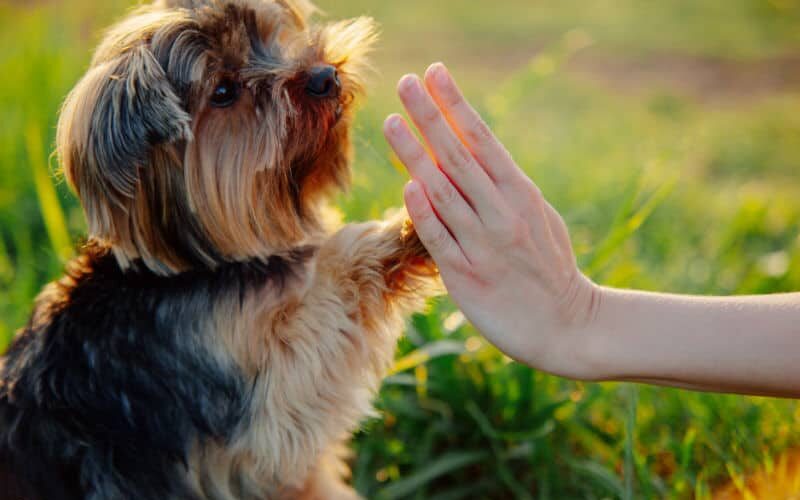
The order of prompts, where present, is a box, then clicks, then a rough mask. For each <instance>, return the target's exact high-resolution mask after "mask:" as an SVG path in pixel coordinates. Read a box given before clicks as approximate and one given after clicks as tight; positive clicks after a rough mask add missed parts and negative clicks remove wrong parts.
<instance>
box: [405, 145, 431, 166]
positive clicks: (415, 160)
mask: <svg viewBox="0 0 800 500" xmlns="http://www.w3.org/2000/svg"><path fill="white" fill-rule="evenodd" d="M427 155H428V153H426V152H425V150H424V149H423V148H422V147H421V146H420V145H419V144H414V145H413V146H412V147H411V148H409V150H408V154H407V156H408V161H409V162H410V163H412V164H414V165H419V164H420V163H422V162H424V161H425V157H426V156H427Z"/></svg>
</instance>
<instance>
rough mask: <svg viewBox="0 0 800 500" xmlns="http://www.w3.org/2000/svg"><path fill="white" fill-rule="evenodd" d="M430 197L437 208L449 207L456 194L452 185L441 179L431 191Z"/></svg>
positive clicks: (456, 196)
mask: <svg viewBox="0 0 800 500" xmlns="http://www.w3.org/2000/svg"><path fill="white" fill-rule="evenodd" d="M431 197H432V198H433V201H434V203H435V204H436V205H438V206H445V205H450V204H451V203H453V202H454V201H456V199H457V198H458V192H457V191H456V188H454V187H453V185H452V184H450V183H449V182H447V181H446V180H444V179H442V180H441V181H440V182H438V183H437V184H436V186H435V187H434V188H433V189H432V193H431Z"/></svg>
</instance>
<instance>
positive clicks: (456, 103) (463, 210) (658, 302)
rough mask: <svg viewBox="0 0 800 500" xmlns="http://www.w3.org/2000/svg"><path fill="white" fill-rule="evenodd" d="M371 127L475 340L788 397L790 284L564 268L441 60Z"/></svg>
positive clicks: (793, 390)
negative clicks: (653, 289) (625, 277)
mask: <svg viewBox="0 0 800 500" xmlns="http://www.w3.org/2000/svg"><path fill="white" fill-rule="evenodd" d="M398 91H399V93H400V97H401V99H402V101H403V103H404V105H405V107H406V109H407V110H408V113H409V116H410V117H411V119H412V120H413V121H414V123H415V124H416V126H417V128H418V129H419V130H420V132H421V134H422V136H423V137H424V139H425V141H426V142H427V144H428V146H429V148H430V152H431V153H430V154H429V153H428V151H426V150H425V149H424V148H423V146H422V145H421V144H420V143H419V142H418V141H417V139H416V138H415V136H414V135H413V134H412V133H411V130H410V128H409V126H408V124H407V123H406V122H405V121H404V120H403V119H402V118H401V117H399V116H396V115H395V116H391V117H389V119H387V121H386V127H385V133H386V137H387V139H388V140H389V143H390V144H391V145H392V147H393V149H394V150H395V151H396V153H397V155H398V157H399V158H400V160H401V161H402V162H403V163H404V164H405V165H406V166H407V168H408V169H409V172H410V173H411V176H412V178H413V180H412V182H411V183H410V184H409V185H408V186H407V187H406V190H405V198H406V205H407V207H408V211H409V214H410V216H411V218H412V220H413V221H414V223H415V226H416V227H417V232H418V233H419V236H420V239H421V240H422V241H423V243H424V244H425V245H426V246H427V247H428V250H429V251H430V253H431V255H432V256H433V258H434V259H435V260H436V262H437V264H438V266H439V268H440V271H441V274H442V278H443V280H444V283H445V285H446V286H447V288H448V291H449V292H450V295H451V296H452V298H453V300H454V301H455V302H456V304H457V305H458V306H459V307H460V308H461V309H462V310H463V311H464V314H465V315H466V316H467V318H469V319H470V320H471V321H472V322H473V324H474V325H475V326H476V327H477V328H478V330H480V331H481V332H482V333H483V334H484V335H485V336H486V337H487V339H488V340H490V341H491V342H492V343H494V344H496V345H497V346H498V348H500V349H501V350H502V351H504V352H505V353H507V354H508V355H509V356H511V357H513V358H515V359H517V360H519V361H522V362H524V363H527V364H530V365H532V366H535V367H537V368H539V369H542V370H545V371H548V372H551V373H555V374H557V375H562V376H566V377H571V378H578V379H587V380H630V381H641V382H649V383H657V384H663V385H671V386H677V387H685V388H691V389H698V390H713V391H725V392H743V393H750V394H766V395H775V396H800V334H799V333H798V332H800V294H788V295H773V296H763V297H730V298H708V297H690V296H678V295H667V294H652V293H645V292H637V291H624V290H614V289H610V288H606V287H602V286H598V285H595V284H594V283H592V282H591V281H590V280H589V279H587V278H586V277H585V276H584V275H583V274H582V273H581V272H580V271H579V270H578V268H577V265H576V262H575V256H574V253H573V251H572V247H571V245H570V240H569V236H568V232H567V228H566V225H565V224H564V222H563V220H562V218H561V217H560V215H559V214H558V213H557V211H556V210H555V209H554V208H553V207H552V206H551V205H550V204H549V203H548V202H547V201H546V200H545V198H544V197H543V195H542V193H541V191H540V190H539V188H538V187H537V186H536V185H535V184H534V183H533V182H532V181H531V180H530V179H529V178H528V177H527V176H525V174H524V173H523V172H522V171H521V170H520V168H519V167H518V166H517V165H516V164H515V163H514V161H513V159H512V157H511V155H510V154H509V153H508V152H507V150H506V149H505V148H504V147H503V145H502V144H501V143H500V142H499V141H498V140H497V138H496V137H495V136H494V135H493V134H492V132H491V131H490V130H489V129H488V127H487V126H486V124H485V123H484V122H483V121H482V120H481V118H480V116H479V115H478V114H477V113H476V112H475V111H474V109H473V108H472V107H471V106H470V105H469V104H468V103H467V102H466V101H465V100H464V98H463V96H462V95H461V93H460V91H459V90H458V88H457V87H456V85H455V82H454V81H453V80H452V78H451V77H450V76H449V74H448V72H447V70H446V69H445V68H444V66H442V65H434V66H432V67H431V68H430V69H429V70H428V72H427V73H426V75H425V81H424V82H422V81H421V80H420V79H419V78H417V77H415V76H411V75H410V76H407V77H404V78H403V79H402V80H401V82H400V85H399V87H398Z"/></svg>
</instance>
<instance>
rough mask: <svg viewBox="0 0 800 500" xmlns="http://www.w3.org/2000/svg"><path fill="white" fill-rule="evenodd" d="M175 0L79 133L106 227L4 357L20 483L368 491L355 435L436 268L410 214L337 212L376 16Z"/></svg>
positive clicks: (97, 92) (83, 177)
mask: <svg viewBox="0 0 800 500" xmlns="http://www.w3.org/2000/svg"><path fill="white" fill-rule="evenodd" d="M314 10H315V9H314V7H313V6H312V5H311V4H310V3H308V2H307V1H306V0H159V1H157V2H156V3H155V4H153V5H148V6H144V7H141V8H139V10H137V11H134V12H133V13H132V14H131V15H130V16H128V17H127V18H126V19H125V20H123V21H122V22H121V23H119V24H117V25H116V26H115V27H114V28H112V29H111V30H110V31H109V32H108V33H107V35H106V37H105V39H104V40H103V42H102V43H101V45H100V47H99V48H98V49H97V52H96V54H95V56H94V59H93V61H92V63H91V67H90V69H89V71H88V73H87V74H86V75H85V76H84V77H83V79H82V80H81V81H80V82H79V83H78V85H77V86H76V87H75V89H74V90H73V91H72V92H71V93H70V94H69V96H68V97H67V99H66V102H65V104H64V106H63V109H62V111H61V115H60V120H59V124H58V132H57V152H58V155H59V159H60V162H61V166H62V168H63V173H64V175H65V177H66V180H67V181H68V183H69V184H70V186H71V187H72V188H73V189H74V190H75V192H76V193H77V195H78V197H79V198H80V201H81V204H82V207H83V209H84V212H85V215H86V218H87V221H88V228H89V237H88V239H87V243H86V244H85V245H84V246H83V248H82V250H81V252H80V255H79V256H78V257H77V258H76V259H74V260H73V261H72V262H71V263H69V264H68V266H67V271H66V274H65V276H64V277H63V278H61V279H60V280H59V281H57V282H54V283H52V284H50V285H48V286H47V287H46V288H45V289H44V291H43V292H42V293H41V294H40V295H39V297H38V299H37V300H36V303H35V306H34V311H33V314H32V316H31V319H30V321H29V323H28V324H27V326H26V327H25V328H24V329H23V330H22V331H21V332H20V333H19V335H18V336H17V338H16V340H15V341H14V342H13V344H12V345H11V347H10V348H9V351H8V352H7V354H6V356H5V358H3V359H2V360H1V361H0V498H2V499H13V500H21V499H24V500H59V499H70V500H71V499H91V500H100V499H103V500H105V499H136V500H140V499H143V500H165V499H214V500H231V499H354V498H358V495H357V494H356V493H355V491H354V490H353V489H352V488H350V487H349V486H347V485H346V479H347V478H346V475H347V467H346V465H345V460H344V458H343V456H342V454H341V453H340V450H341V449H343V448H345V447H344V446H343V444H344V443H345V442H346V440H347V438H348V437H349V434H350V433H351V432H352V431H353V430H354V429H355V428H356V427H357V426H358V424H359V422H360V420H361V419H363V418H364V417H365V416H366V415H368V414H370V412H371V404H370V400H371V398H372V396H373V395H374V394H375V392H376V390H377V389H378V387H379V384H380V381H381V378H382V376H383V375H384V374H385V373H386V371H387V369H388V368H389V366H390V364H391V362H392V357H393V352H394V347H395V344H396V340H397V337H398V334H399V333H400V331H401V329H402V325H403V321H404V319H405V318H406V317H407V316H408V315H410V314H411V313H412V312H414V311H416V310H418V309H419V308H420V307H422V306H423V303H424V299H425V298H426V296H428V295H429V294H430V293H431V292H432V291H433V290H434V289H436V288H437V287H436V282H437V278H436V276H435V274H436V273H435V267H434V266H433V264H432V262H431V260H430V258H429V257H428V255H427V253H426V251H425V249H424V247H423V246H422V244H421V243H420V242H419V240H418V238H417V237H416V234H415V233H414V231H413V228H412V227H411V225H410V224H409V223H408V222H407V221H406V219H405V218H404V217H400V218H397V219H393V220H390V221H386V222H370V223H365V224H359V225H348V226H344V227H343V228H340V229H338V230H336V231H334V230H333V229H332V228H331V226H330V225H329V224H328V223H327V222H326V220H327V219H328V217H326V215H325V213H326V207H327V206H328V205H327V203H328V200H329V199H330V195H331V194H333V193H336V192H337V191H338V190H339V189H341V188H344V187H346V185H347V184H348V179H349V163H350V157H351V146H350V141H349V134H350V125H351V122H352V118H353V103H354V101H355V99H356V98H357V97H358V96H359V95H360V94H361V93H362V90H363V87H364V78H363V76H364V72H365V71H366V69H367V66H366V62H365V57H366V54H367V52H368V49H369V47H370V45H371V44H372V42H373V41H374V39H375V31H374V28H373V24H372V22H371V21H370V20H368V19H363V18H362V19H356V20H351V21H345V22H339V23H334V24H329V25H319V26H318V25H313V24H310V19H309V18H310V17H311V16H312V14H313V13H314Z"/></svg>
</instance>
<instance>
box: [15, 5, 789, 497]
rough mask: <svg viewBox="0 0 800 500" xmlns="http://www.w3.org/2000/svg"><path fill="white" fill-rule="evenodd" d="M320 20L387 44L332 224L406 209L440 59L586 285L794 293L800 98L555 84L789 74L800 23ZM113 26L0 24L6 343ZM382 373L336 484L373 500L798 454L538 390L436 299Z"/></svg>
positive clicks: (71, 217) (569, 387) (768, 438)
mask: <svg viewBox="0 0 800 500" xmlns="http://www.w3.org/2000/svg"><path fill="white" fill-rule="evenodd" d="M321 3H322V5H323V7H324V8H325V9H326V10H327V11H328V13H329V14H330V16H331V17H340V16H345V15H357V14H362V13H369V14H371V15H374V16H375V17H376V18H377V19H378V20H379V22H381V24H382V25H383V26H384V34H383V40H384V41H383V43H382V45H381V49H380V50H378V52H377V54H376V62H377V67H378V69H379V76H377V77H376V78H375V81H374V85H373V91H372V98H371V100H369V101H368V103H367V104H366V105H365V107H364V108H363V110H362V111H361V113H360V116H359V120H358V125H357V130H356V146H357V152H358V155H357V162H356V165H355V183H354V186H353V188H352V190H351V192H350V193H348V194H347V195H346V196H342V197H341V198H340V199H339V200H338V203H339V206H340V207H341V209H342V211H343V212H344V214H345V215H346V217H347V218H348V219H350V220H357V219H366V218H376V217H381V215H382V214H383V213H384V211H385V210H386V209H388V208H390V207H393V206H397V205H399V204H400V202H401V197H400V190H401V186H402V184H403V183H404V182H405V175H404V174H403V173H402V171H401V170H400V169H398V168H397V166H396V163H395V162H394V161H393V160H392V157H391V155H390V154H389V152H388V149H387V147H386V145H385V144H384V141H383V139H382V136H381V133H380V125H381V123H382V121H383V118H384V117H385V116H386V115H387V114H388V113H389V112H392V111H397V110H398V109H399V104H398V102H397V100H396V98H395V97H394V83H395V82H396V81H397V77H399V76H400V75H401V74H402V73H404V72H409V71H422V70H424V67H425V65H426V64H427V63H429V62H432V61H434V60H437V59H445V61H446V62H448V63H449V64H450V67H451V69H452V70H453V72H454V73H455V74H456V76H457V77H459V79H460V80H461V81H462V82H463V83H464V86H465V88H466V89H467V93H468V94H469V96H470V97H472V98H473V100H474V101H475V103H476V104H477V105H478V107H479V108H480V109H481V111H482V112H484V114H485V115H486V116H487V119H488V120H489V121H490V122H491V124H492V125H493V127H494V128H495V129H496V130H497V132H498V134H499V135H500V136H501V138H502V139H503V140H504V141H505V142H506V143H507V145H508V147H509V148H510V150H511V151H512V152H513V153H514V155H515V157H516V159H517V160H518V162H519V163H520V164H521V165H523V166H524V168H525V169H526V170H527V171H528V172H529V174H530V175H531V176H532V177H533V178H534V179H535V180H536V181H537V183H539V185H540V186H541V187H542V189H543V190H544V192H545V193H546V194H547V196H548V198H549V199H550V200H551V201H552V202H553V203H554V205H555V206H556V207H557V208H559V209H560V210H561V211H562V212H563V214H564V216H565V218H566V219H567V221H568V223H569V225H570V228H571V232H572V235H573V239H574V242H575V247H576V250H577V251H578V253H579V259H580V262H581V265H582V266H583V269H585V270H587V272H589V273H590V274H591V275H592V277H593V278H594V279H596V280H597V281H599V282H601V283H604V284H608V285H614V286H621V287H637V288H643V289H652V290H668V291H674V292H687V293H704V294H743V293H769V292H777V291H788V290H800V239H798V237H797V235H798V228H800V196H798V194H800V113H798V112H797V110H798V109H800V92H798V91H797V90H796V89H795V90H792V89H788V90H784V91H777V92H772V93H764V94H762V95H761V96H760V97H758V98H755V97H753V96H751V95H749V94H747V93H742V94H741V95H733V96H731V95H728V97H727V98H725V99H722V100H720V99H711V98H710V97H713V95H711V96H709V95H705V94H703V95H694V94H693V95H691V96H687V95H686V94H684V93H681V92H680V91H679V90H677V89H674V88H670V87H669V86H653V87H650V86H645V87H643V88H638V89H636V91H635V92H631V91H627V90H622V89H615V88H613V86H611V87H609V86H608V85H598V84H597V83H596V82H595V81H593V80H592V79H591V78H588V79H587V78H581V77H578V76H577V75H576V74H575V72H574V71H571V70H570V69H568V68H569V65H568V61H569V60H570V59H571V58H572V57H573V55H574V54H573V53H574V52H575V51H576V50H577V49H578V47H576V44H575V41H576V40H579V41H583V42H591V44H592V46H591V47H589V48H587V49H585V50H584V53H583V55H582V57H584V58H586V57H589V58H591V57H592V55H593V54H601V55H602V56H603V57H606V58H608V57H611V58H618V59H624V60H632V61H638V60H647V59H648V58H650V57H654V56H657V55H663V54H670V55H672V56H675V57H679V58H682V57H689V56H691V57H700V58H703V59H715V58H726V59H732V60H735V61H758V60H762V59H765V58H770V57H775V56H780V55H785V54H796V53H798V52H800V2H798V1H796V0H771V1H767V0H730V1H727V2H719V1H717V0H676V1H673V2H650V1H648V0H624V1H618V2H608V1H601V0H592V1H588V2H587V1H584V0H562V1H560V2H531V1H529V0H507V1H505V2H466V1H464V0H460V1H455V0H453V1H449V2H429V1H424V0H407V1H405V2H372V3H371V4H370V5H367V6H364V5H362V3H361V2H356V1H355V0H343V1H338V2H334V1H333V0H328V1H325V2H321ZM126 5H128V3H127V2H125V1H123V0H114V1H109V2H100V3H98V2H89V1H87V0H80V1H72V2H69V8H67V6H66V5H65V4H64V3H62V2H48V3H43V4H37V5H36V6H27V7H20V6H10V5H0V47H2V49H1V50H0V74H3V75H4V77H3V79H2V80H0V345H4V344H5V343H7V341H8V340H9V339H10V338H11V336H12V334H13V332H14V331H15V330H16V329H17V328H19V327H20V326H21V325H23V324H24V322H25V320H26V318H27V315H28V313H29V311H30V306H31V301H32V299H33V297H34V296H35V294H36V293H37V291H38V290H39V288H40V287H41V286H42V284H43V283H45V282H46V281H47V280H50V279H53V278H54V277H56V276H57V275H58V273H59V272H60V268H61V265H62V263H63V260H64V258H65V248H66V247H69V245H70V244H71V243H72V242H75V241H77V239H78V238H79V237H80V235H81V234H82V233H83V231H84V227H85V226H84V222H83V219H82V215H81V213H80V209H79V207H78V205H77V203H76V201H75V200H74V198H73V197H72V196H71V195H70V194H69V193H68V191H67V190H66V188H65V186H64V185H63V183H59V182H56V181H54V182H52V183H51V182H49V179H48V178H47V168H48V166H53V165H51V163H52V162H50V161H49V158H50V152H51V149H52V148H51V145H52V143H53V136H54V124H55V120H56V116H57V110H58V106H59V103H60V101H61V100H62V99H63V97H64V96H65V94H66V92H67V91H68V90H69V88H70V87H71V86H72V85H73V84H74V82H75V81H76V80H77V78H78V77H79V76H80V74H81V73H82V71H83V70H84V69H85V67H86V65H87V63H88V59H89V56H90V54H91V48H92V45H93V44H94V43H95V41H96V40H97V36H98V33H99V30H100V28H101V27H102V26H104V25H105V24H107V23H108V22H109V21H110V20H111V19H113V18H114V17H116V16H118V15H119V14H120V13H122V12H124V9H125V8H126ZM615 78H616V80H618V81H619V80H624V79H625V75H616V77H615ZM687 78H691V75H688V76H687ZM732 84H735V82H732ZM53 186H55V189H54V188H53ZM398 356H399V357H401V358H402V360H401V361H400V362H399V364H398V367H399V371H398V373H396V374H394V375H392V376H391V377H390V378H389V379H388V380H387V381H386V384H385V386H384V389H383V391H382V392H381V395H380V397H379V399H378V402H377V404H378V407H379V408H380V409H381V411H382V418H380V419H376V420H371V421H368V422H365V425H364V431H363V432H362V433H360V434H359V435H358V436H357V438H356V440H355V442H354V448H355V449H356V451H357V453H356V455H355V459H354V463H353V468H354V481H355V484H356V485H357V487H358V488H359V490H360V491H362V492H363V493H364V494H365V495H367V496H368V497H370V498H378V499H390V498H412V499H422V498H425V499H428V498H431V499H433V498H436V499H457V498H491V499H494V498H497V499H501V498H557V499H563V498H663V497H667V498H687V497H693V496H697V497H699V498H704V497H706V496H707V495H708V494H709V492H710V491H712V489H713V488H714V487H715V486H716V485H719V484H721V483H724V482H726V481H728V480H730V479H731V478H732V477H736V478H738V477H739V475H740V474H742V473H744V472H745V471H749V470H752V469H753V468H754V467H756V466H758V465H760V464H764V463H769V462H770V460H771V459H772V457H775V456H776V455H777V454H778V453H780V452H781V451H783V450H785V449H786V448H788V447H793V446H797V445H800V406H798V405H797V404H796V403H794V402H790V401H781V400H772V399H765V398H743V397H736V396H725V395H713V394H699V393H690V392H681V391H676V390H668V389H660V388H653V387H644V386H633V385H627V384H582V383H575V382H571V381H566V380H562V379H558V378H554V377H551V376H548V375H545V374H542V373H539V372H536V371H534V370H531V369H528V368H526V367H523V366H520V365H518V364H515V363H512V362H510V361H509V360H508V359H507V358H505V357H504V356H502V355H501V354H500V353H498V352H497V351H495V350H494V349H492V348H491V347H490V346H488V345H487V344H486V343H485V342H484V341H483V340H481V338H480V337H479V336H478V335H477V334H476V332H475V331H474V330H473V329H472V327H471V326H470V325H468V324H466V323H464V322H463V319H462V318H461V317H460V315H459V314H458V313H457V312H456V309H455V308H454V306H453V305H452V304H451V303H450V302H449V301H448V300H446V299H440V300H437V301H435V302H434V303H433V304H432V305H431V308H430V311H429V312H428V313H427V314H425V315H420V316H417V317H415V318H414V320H413V321H412V322H411V323H410V324H409V328H408V331H407V335H406V337H405V338H404V339H403V340H402V341H401V343H400V351H399V353H398Z"/></svg>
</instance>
